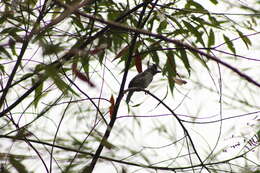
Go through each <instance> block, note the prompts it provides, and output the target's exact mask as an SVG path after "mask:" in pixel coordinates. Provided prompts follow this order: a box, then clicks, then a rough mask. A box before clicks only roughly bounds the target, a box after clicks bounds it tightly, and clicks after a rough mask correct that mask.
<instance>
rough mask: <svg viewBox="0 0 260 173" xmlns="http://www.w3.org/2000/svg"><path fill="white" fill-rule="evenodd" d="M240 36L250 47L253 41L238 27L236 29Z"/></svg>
mask: <svg viewBox="0 0 260 173" xmlns="http://www.w3.org/2000/svg"><path fill="white" fill-rule="evenodd" d="M236 31H237V33H238V35H239V37H240V38H241V39H242V40H243V42H244V43H245V45H246V47H247V48H249V46H251V45H252V43H251V41H250V40H249V38H248V37H247V36H245V35H244V34H243V33H242V32H241V31H239V30H238V29H236Z"/></svg>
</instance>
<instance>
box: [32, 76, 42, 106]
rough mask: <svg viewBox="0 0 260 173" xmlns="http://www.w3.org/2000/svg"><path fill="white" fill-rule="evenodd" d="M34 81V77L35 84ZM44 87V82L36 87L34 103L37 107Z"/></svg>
mask: <svg viewBox="0 0 260 173" xmlns="http://www.w3.org/2000/svg"><path fill="white" fill-rule="evenodd" d="M34 83H35V80H34V79H33V78H32V84H34ZM42 89H43V83H41V84H40V86H38V87H37V88H36V89H35V93H34V101H33V105H34V107H35V108H36V107H37V105H38V103H39V101H40V99H41V97H42Z"/></svg>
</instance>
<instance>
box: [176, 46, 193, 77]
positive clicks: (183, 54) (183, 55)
mask: <svg viewBox="0 0 260 173" xmlns="http://www.w3.org/2000/svg"><path fill="white" fill-rule="evenodd" d="M177 50H178V51H179V52H180V55H179V57H180V59H181V61H182V62H183V64H184V66H185V68H186V70H187V71H188V73H189V75H190V69H191V66H190V63H189V59H188V56H187V53H186V50H185V48H183V47H179V48H178V49H177Z"/></svg>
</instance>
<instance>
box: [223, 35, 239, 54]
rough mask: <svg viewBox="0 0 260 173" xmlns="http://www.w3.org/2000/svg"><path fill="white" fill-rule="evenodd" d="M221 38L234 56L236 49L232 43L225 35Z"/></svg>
mask: <svg viewBox="0 0 260 173" xmlns="http://www.w3.org/2000/svg"><path fill="white" fill-rule="evenodd" d="M223 38H224V40H225V43H226V44H227V47H228V48H229V50H231V51H232V52H233V53H234V54H236V49H235V47H234V44H233V42H232V41H231V40H230V39H229V38H228V37H227V36H225V35H223Z"/></svg>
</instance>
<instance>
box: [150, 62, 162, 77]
mask: <svg viewBox="0 0 260 173" xmlns="http://www.w3.org/2000/svg"><path fill="white" fill-rule="evenodd" d="M157 68H158V66H157V65H156V64H153V65H151V66H149V69H150V70H151V72H152V73H153V75H155V74H156V73H160V72H161V71H160V70H158V69H157Z"/></svg>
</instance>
